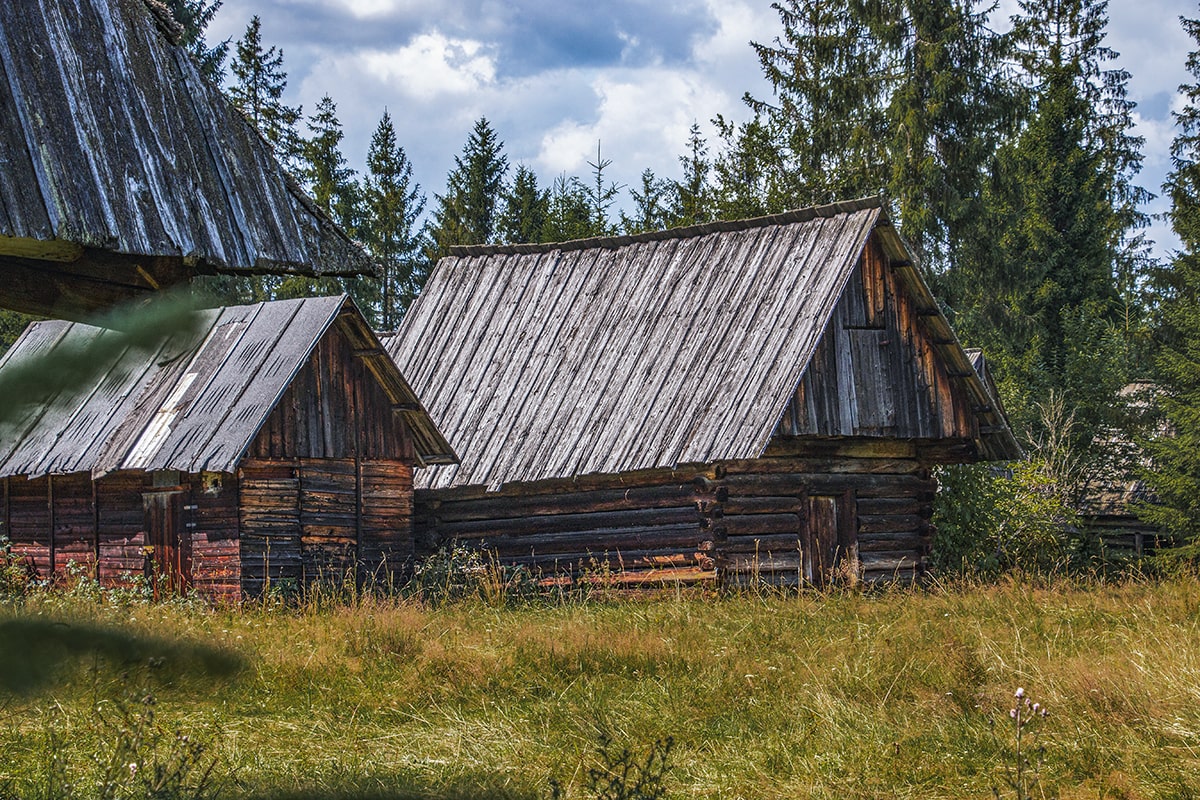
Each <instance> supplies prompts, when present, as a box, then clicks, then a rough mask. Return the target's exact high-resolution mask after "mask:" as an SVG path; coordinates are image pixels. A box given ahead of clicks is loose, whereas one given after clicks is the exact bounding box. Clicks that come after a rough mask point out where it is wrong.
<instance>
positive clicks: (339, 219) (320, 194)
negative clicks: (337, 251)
mask: <svg viewBox="0 0 1200 800" xmlns="http://www.w3.org/2000/svg"><path fill="white" fill-rule="evenodd" d="M308 129H309V132H310V133H311V136H312V138H310V139H307V140H306V141H305V142H304V162H303V163H302V164H301V167H300V177H301V178H302V179H303V180H304V183H305V186H306V188H307V189H308V191H309V194H310V195H311V196H312V198H313V200H314V201H316V204H317V205H318V206H319V207H320V208H321V210H322V211H324V212H325V213H326V214H327V215H328V216H329V218H330V219H332V220H333V221H334V222H336V223H337V224H338V225H339V226H340V227H341V228H342V230H343V231H345V232H346V234H347V235H348V236H350V237H352V238H357V237H358V235H359V229H360V227H361V224H362V219H361V216H362V211H361V206H362V202H361V200H362V190H361V187H359V185H358V181H357V180H356V179H355V177H354V170H353V169H351V168H350V167H348V166H346V158H345V156H343V155H342V151H341V145H342V139H343V138H344V133H343V132H342V124H341V122H340V121H339V120H338V117H337V105H336V104H335V103H334V102H333V100H332V99H331V98H330V97H329V96H328V95H326V96H325V97H323V98H321V102H320V103H318V104H317V111H316V113H315V114H313V115H312V116H311V117H309V118H308ZM375 288H376V284H375V281H373V280H372V279H370V278H364V277H347V278H333V277H321V278H314V277H309V276H303V275H291V276H288V277H287V278H284V279H283V280H282V281H280V283H279V285H278V287H277V288H276V290H275V297H277V298H286V297H315V296H319V295H330V294H336V293H339V292H343V291H345V292H349V293H350V294H351V295H352V296H353V297H354V300H355V302H357V303H358V305H359V307H360V308H361V309H363V311H364V313H370V312H371V310H372V308H373V306H374V305H375V304H376V302H377V300H378V298H377V297H376V295H377V292H376V291H375Z"/></svg>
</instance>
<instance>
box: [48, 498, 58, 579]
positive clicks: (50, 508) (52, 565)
mask: <svg viewBox="0 0 1200 800" xmlns="http://www.w3.org/2000/svg"><path fill="white" fill-rule="evenodd" d="M46 508H47V510H48V511H49V512H50V576H51V577H53V576H54V573H55V572H56V571H57V565H56V564H55V563H54V562H55V561H56V560H57V556H56V554H55V540H56V539H57V538H58V537H57V536H55V534H54V476H53V475H47V476H46Z"/></svg>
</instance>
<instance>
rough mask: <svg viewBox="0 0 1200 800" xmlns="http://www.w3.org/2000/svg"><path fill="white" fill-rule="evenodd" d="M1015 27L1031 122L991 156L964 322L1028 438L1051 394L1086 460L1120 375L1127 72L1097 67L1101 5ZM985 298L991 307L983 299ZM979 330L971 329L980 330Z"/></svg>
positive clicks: (1041, 7) (1108, 414)
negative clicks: (972, 316) (983, 248)
mask: <svg viewBox="0 0 1200 800" xmlns="http://www.w3.org/2000/svg"><path fill="white" fill-rule="evenodd" d="M1021 7H1022V12H1023V14H1024V16H1023V17H1021V18H1019V19H1018V20H1017V26H1016V32H1017V36H1018V41H1019V42H1020V44H1021V46H1022V48H1023V50H1022V56H1023V58H1024V62H1025V65H1026V67H1025V68H1026V70H1027V74H1028V80H1029V87H1030V91H1031V93H1032V97H1033V106H1032V116H1031V117H1030V119H1029V121H1028V123H1027V124H1026V125H1025V127H1024V128H1023V130H1022V131H1021V133H1020V135H1019V137H1018V138H1017V139H1016V140H1015V141H1014V142H1012V143H1010V144H1007V145H1005V146H1003V147H1002V148H1001V149H1000V150H999V152H998V154H997V158H996V162H997V170H996V173H995V177H994V181H993V182H992V184H991V185H990V186H989V187H988V188H987V191H986V193H985V200H986V202H987V203H988V209H987V214H988V216H989V218H988V220H987V222H988V224H989V226H990V227H991V228H992V230H993V231H995V233H996V234H997V235H996V236H994V238H993V242H992V245H991V246H992V248H993V249H992V253H993V258H992V259H991V261H990V263H989V262H983V263H984V264H985V265H986V266H985V268H984V269H983V270H981V274H980V276H979V277H980V281H979V284H978V286H979V289H978V291H979V292H980V293H981V294H983V295H986V297H981V298H980V299H979V300H978V301H977V305H978V306H980V307H986V306H987V305H988V303H990V304H991V305H990V311H988V313H987V314H986V315H984V316H983V318H982V322H983V323H984V324H983V326H979V325H968V326H966V328H967V331H968V334H972V335H977V336H978V338H980V339H984V340H985V346H989V347H990V349H991V350H992V353H993V355H994V356H995V358H996V361H997V364H998V366H999V370H998V371H999V372H1000V373H1001V376H1000V377H1001V381H1002V385H1003V386H1005V387H1006V388H1007V390H1008V392H1009V394H1010V397H1013V398H1015V399H1016V400H1017V402H1016V403H1014V404H1012V405H1011V406H1010V411H1011V412H1012V416H1013V417H1014V421H1015V422H1017V423H1018V425H1020V426H1021V427H1025V428H1026V429H1028V430H1031V431H1032V432H1033V434H1034V435H1035V436H1036V435H1038V433H1039V429H1040V428H1041V426H1042V422H1041V420H1040V419H1038V414H1037V405H1038V404H1044V403H1045V402H1046V401H1047V400H1048V399H1049V398H1050V396H1051V393H1055V394H1057V395H1058V396H1060V397H1061V398H1062V399H1063V401H1064V402H1065V407H1066V409H1067V410H1068V412H1070V413H1071V414H1072V415H1073V416H1074V422H1075V425H1074V428H1073V434H1072V436H1071V437H1070V439H1071V441H1070V445H1071V447H1072V448H1073V449H1074V450H1075V451H1076V453H1077V454H1078V455H1079V457H1081V458H1091V457H1093V456H1096V457H1099V456H1102V455H1103V452H1102V448H1101V447H1100V446H1099V442H1098V441H1097V439H1096V437H1097V435H1098V434H1100V433H1101V432H1102V430H1103V428H1104V426H1106V425H1107V426H1112V425H1114V424H1117V423H1118V420H1117V418H1116V417H1115V416H1114V413H1113V412H1114V409H1116V408H1117V406H1118V403H1117V392H1118V390H1119V389H1120V388H1121V386H1122V385H1123V384H1124V383H1125V381H1126V380H1127V379H1128V377H1129V369H1130V367H1131V366H1134V365H1131V364H1129V363H1128V361H1127V359H1126V357H1125V354H1126V349H1125V347H1124V345H1123V342H1122V332H1121V328H1120V322H1121V317H1122V308H1121V306H1122V304H1121V297H1120V294H1119V291H1118V288H1119V287H1118V279H1117V275H1118V271H1119V269H1120V265H1121V263H1122V261H1123V259H1128V258H1131V255H1130V253H1129V248H1130V246H1131V243H1136V241H1137V240H1136V236H1135V233H1136V228H1137V226H1139V225H1141V224H1143V219H1142V218H1141V216H1140V214H1139V213H1138V212H1137V207H1136V206H1137V202H1138V201H1139V200H1140V199H1141V198H1142V197H1143V196H1144V192H1142V190H1140V189H1138V188H1137V187H1136V186H1134V184H1133V177H1134V175H1135V174H1136V172H1137V169H1138V168H1139V167H1140V160H1141V155H1140V146H1141V140H1140V139H1139V138H1137V137H1135V136H1133V135H1132V133H1131V129H1132V118H1131V108H1132V105H1131V104H1130V103H1129V102H1128V100H1127V99H1126V97H1125V83H1126V82H1127V80H1128V74H1127V73H1124V72H1123V71H1121V70H1115V69H1107V68H1106V64H1107V62H1109V61H1110V60H1111V59H1113V58H1114V57H1115V54H1114V53H1113V52H1112V51H1111V50H1109V49H1108V48H1106V47H1105V46H1104V44H1103V39H1104V28H1105V26H1106V24H1107V18H1106V17H1105V13H1104V10H1105V3H1104V2H1095V1H1094V0H1024V2H1023V3H1022V6H1021ZM987 298H998V299H999V302H996V300H994V299H990V300H989V299H987ZM981 327H982V329H981Z"/></svg>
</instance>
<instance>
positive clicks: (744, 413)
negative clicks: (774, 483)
mask: <svg viewBox="0 0 1200 800" xmlns="http://www.w3.org/2000/svg"><path fill="white" fill-rule="evenodd" d="M874 230H878V231H882V232H883V234H882V235H884V236H885V237H886V242H885V246H886V247H887V248H888V249H889V250H890V252H889V256H890V257H891V259H892V262H893V263H894V264H898V265H900V266H910V265H911V260H910V259H909V257H908V256H907V253H906V252H905V251H904V247H903V244H902V242H901V241H900V239H899V237H898V236H897V235H896V234H895V231H894V230H893V229H892V228H891V226H890V224H889V223H888V222H887V219H886V216H885V215H884V212H883V210H882V207H881V204H880V201H879V200H878V199H876V198H868V199H864V200H858V201H851V202H846V203H838V204H834V205H830V206H822V207H817V208H809V209H804V210H800V211H794V212H789V213H786V214H780V215H776V216H773V217H764V218H760V219H756V220H747V221H742V222H721V223H713V224H712V225H705V226H698V227H692V228H683V229H676V230H672V231H664V232H656V233H651V234H642V235H638V236H632V237H613V238H609V239H596V240H587V241H581V242H570V243H566V244H560V245H517V246H502V247H493V246H482V247H469V248H459V249H456V250H455V251H454V253H453V254H452V255H451V256H450V257H448V258H446V259H443V260H442V261H441V262H440V263H439V264H438V266H437V268H436V270H435V271H434V273H433V276H432V277H431V278H430V281H429V283H428V285H427V286H426V287H425V289H424V291H423V292H422V293H421V295H420V297H419V298H418V299H417V301H416V303H415V304H414V306H413V307H412V308H411V309H410V310H409V312H408V314H407V315H406V317H405V318H404V321H403V324H402V327H401V329H400V331H398V333H397V334H396V335H395V336H394V337H392V338H389V339H385V340H384V344H385V346H386V347H387V349H388V351H389V352H390V353H392V355H393V357H394V358H395V359H396V360H397V363H398V364H399V365H400V368H401V370H402V371H403V372H404V374H405V375H406V376H407V377H408V378H409V380H410V381H411V382H412V384H413V386H414V387H415V389H416V390H417V392H418V394H420V395H421V397H422V399H423V400H424V401H425V403H426V407H427V408H428V409H429V412H430V414H431V416H432V417H433V418H434V420H436V421H437V423H438V425H439V427H440V428H441V430H442V431H443V432H445V434H446V437H447V439H448V440H449V441H450V442H451V443H452V444H453V445H454V447H455V450H456V451H457V452H458V453H459V454H460V455H461V457H462V462H461V464H459V465H455V466H445V467H436V468H431V469H427V470H422V471H421V473H419V474H418V477H417V485H418V486H428V487H432V488H441V487H447V486H468V485H490V486H496V485H499V484H503V483H509V482H517V481H534V480H541V479H544V478H569V477H573V476H577V475H586V474H590V473H617V472H626V471H631V470H637V469H646V468H659V467H674V466H676V465H679V464H685V463H707V462H712V461H720V460H726V459H743V458H757V457H759V456H761V455H762V453H763V452H764V450H765V448H766V446H767V443H768V442H769V440H770V439H771V437H772V435H773V433H774V431H775V430H776V427H777V425H778V423H779V420H780V418H781V416H782V414H783V411H784V409H785V408H786V407H787V404H788V402H789V401H790V399H791V398H792V396H793V394H794V393H795V391H796V387H797V385H798V384H799V382H800V379H801V377H802V375H803V373H804V371H805V369H806V368H807V365H808V362H809V360H810V359H811V357H812V354H813V351H814V350H815V349H816V346H817V343H818V341H819V340H820V338H821V336H822V334H823V332H824V331H825V328H826V325H827V323H828V322H829V320H830V317H831V314H832V312H833V309H834V307H835V305H836V303H837V301H838V298H839V297H840V295H841V293H842V291H843V289H844V287H845V285H846V283H847V281H848V280H849V278H850V275H851V273H852V271H853V268H854V266H855V263H856V262H857V260H858V258H859V255H860V253H861V252H862V251H863V248H864V246H865V245H866V242H867V240H868V237H870V236H871V234H872V231H874ZM899 271H900V272H903V273H906V274H905V275H903V276H901V280H902V283H903V284H904V285H906V286H910V287H911V289H912V291H914V293H915V294H917V295H918V296H919V300H920V302H919V305H920V306H921V308H922V312H921V313H922V314H923V315H924V316H923V317H922V320H923V322H924V324H926V325H929V326H936V327H937V330H936V331H934V333H935V334H936V336H935V337H932V338H935V339H936V344H935V346H936V347H937V348H938V350H939V352H940V354H941V357H943V358H945V359H949V360H950V362H951V363H950V372H951V373H953V374H955V375H957V376H959V377H958V378H956V379H958V380H962V381H963V382H964V383H965V384H969V386H968V387H967V390H968V391H969V392H971V395H970V396H971V397H972V398H973V399H975V400H976V401H977V402H978V403H979V407H980V408H981V409H984V408H985V407H986V406H987V405H988V404H987V402H986V398H987V390H986V388H985V387H984V386H983V385H982V383H981V382H980V380H979V379H978V377H976V376H975V374H974V372H972V371H971V369H970V365H969V362H968V361H967V357H966V355H965V354H964V353H963V351H962V348H961V347H960V346H959V344H958V342H957V340H956V339H954V337H953V333H952V332H950V330H949V326H948V324H947V323H946V321H945V318H944V317H942V316H941V314H940V312H939V311H938V310H937V305H936V303H935V302H934V301H933V298H932V296H930V295H929V292H928V289H927V288H925V286H924V284H923V283H922V282H921V279H920V276H919V274H918V272H917V270H915V269H902V270H899ZM981 413H990V412H988V411H984V412H981ZM999 420H1000V422H1001V423H1002V425H1001V426H997V427H996V430H995V432H994V435H992V437H991V439H989V440H987V441H985V442H984V443H983V445H984V446H983V449H984V450H985V452H986V453H987V455H989V456H990V457H996V454H997V453H1001V452H1004V451H1005V448H1006V447H1007V442H1008V441H1009V440H1011V433H1010V432H1008V429H1007V426H1006V424H1003V418H1002V416H1001V417H999ZM991 421H993V420H992V419H991V418H990V417H989V418H988V419H986V420H981V423H985V424H988V423H990V422H991ZM1001 427H1002V430H1001ZM1006 436H1007V438H1005V437H1006ZM997 442H998V443H999V445H998V446H993V444H995V443H997ZM1014 446H1015V442H1014ZM1000 457H1004V456H1003V455H1001V456H1000Z"/></svg>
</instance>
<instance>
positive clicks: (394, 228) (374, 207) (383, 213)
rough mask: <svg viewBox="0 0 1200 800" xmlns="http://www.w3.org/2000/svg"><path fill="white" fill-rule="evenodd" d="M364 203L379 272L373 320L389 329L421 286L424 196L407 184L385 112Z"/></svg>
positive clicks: (406, 166)
mask: <svg viewBox="0 0 1200 800" xmlns="http://www.w3.org/2000/svg"><path fill="white" fill-rule="evenodd" d="M365 200H366V221H365V225H364V227H365V238H366V241H367V244H368V247H369V248H370V250H371V254H372V255H373V256H374V257H375V259H376V262H377V263H378V266H379V269H380V272H381V274H380V290H379V310H378V314H377V315H376V319H375V320H374V321H375V322H377V324H378V325H380V326H382V327H383V328H384V329H386V330H390V329H392V328H394V327H395V326H396V324H397V323H398V322H399V321H400V316H401V314H402V313H403V311H404V309H406V308H407V307H408V305H409V304H410V303H411V302H412V301H413V299H414V298H415V297H416V296H417V294H418V292H420V290H421V287H422V286H423V285H424V284H425V279H426V278H427V277H428V276H429V264H428V262H427V261H426V260H425V259H424V258H423V257H422V250H423V247H424V244H425V241H424V232H423V230H422V229H421V228H420V227H419V226H418V225H417V220H418V219H419V218H420V216H421V212H422V211H423V210H424V208H425V197H424V195H422V194H421V187H420V185H419V184H417V183H414V182H413V180H412V163H411V162H410V161H409V160H408V156H407V154H406V153H405V152H404V148H402V147H401V146H400V145H399V144H398V143H397V142H396V129H395V127H394V126H393V125H392V118H391V116H390V115H389V114H388V113H387V112H386V111H384V113H383V118H382V119H380V120H379V126H378V127H377V128H376V129H375V133H374V135H373V136H372V137H371V145H370V148H369V149H368V150H367V182H366V190H365Z"/></svg>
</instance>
